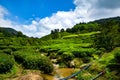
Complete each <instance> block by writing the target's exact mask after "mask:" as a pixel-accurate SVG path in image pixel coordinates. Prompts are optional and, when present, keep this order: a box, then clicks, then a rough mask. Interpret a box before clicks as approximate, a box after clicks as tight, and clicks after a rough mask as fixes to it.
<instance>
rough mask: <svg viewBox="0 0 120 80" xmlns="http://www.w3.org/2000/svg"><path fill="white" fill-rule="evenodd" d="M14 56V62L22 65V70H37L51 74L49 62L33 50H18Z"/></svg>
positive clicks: (51, 66)
mask: <svg viewBox="0 0 120 80" xmlns="http://www.w3.org/2000/svg"><path fill="white" fill-rule="evenodd" d="M14 55H15V59H16V61H18V62H20V63H22V65H23V67H24V68H27V69H38V70H41V71H43V72H44V73H51V72H52V71H53V65H52V63H51V61H50V60H49V59H48V58H47V57H45V56H41V55H40V53H37V52H35V51H34V50H30V49H26V50H20V51H17V52H15V53H14Z"/></svg>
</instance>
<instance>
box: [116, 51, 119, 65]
mask: <svg viewBox="0 0 120 80" xmlns="http://www.w3.org/2000/svg"><path fill="white" fill-rule="evenodd" d="M115 60H116V62H117V63H120V50H118V51H117V52H116V53H115Z"/></svg>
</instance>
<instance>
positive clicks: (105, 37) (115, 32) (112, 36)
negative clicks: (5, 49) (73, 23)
mask: <svg viewBox="0 0 120 80" xmlns="http://www.w3.org/2000/svg"><path fill="white" fill-rule="evenodd" d="M119 26H120V24H119V23H118V22H117V21H115V20H108V21H107V22H104V24H101V26H100V30H101V33H100V34H97V35H96V38H95V40H94V41H95V46H96V47H97V48H105V49H106V50H107V51H111V50H112V49H114V48H115V47H117V46H120V43H119V41H120V35H119V34H120V31H119V29H120V27H119Z"/></svg>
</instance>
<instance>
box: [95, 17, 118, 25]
mask: <svg viewBox="0 0 120 80" xmlns="http://www.w3.org/2000/svg"><path fill="white" fill-rule="evenodd" d="M109 20H115V21H116V22H119V23H120V16H118V17H111V18H104V19H99V20H95V21H93V22H96V23H99V24H103V23H105V22H107V21H109Z"/></svg>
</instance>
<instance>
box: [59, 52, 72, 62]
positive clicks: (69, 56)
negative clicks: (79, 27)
mask: <svg viewBox="0 0 120 80" xmlns="http://www.w3.org/2000/svg"><path fill="white" fill-rule="evenodd" d="M61 57H62V61H65V62H66V61H71V60H72V59H73V58H74V55H73V54H72V53H70V52H64V53H63V54H62V55H61Z"/></svg>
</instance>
